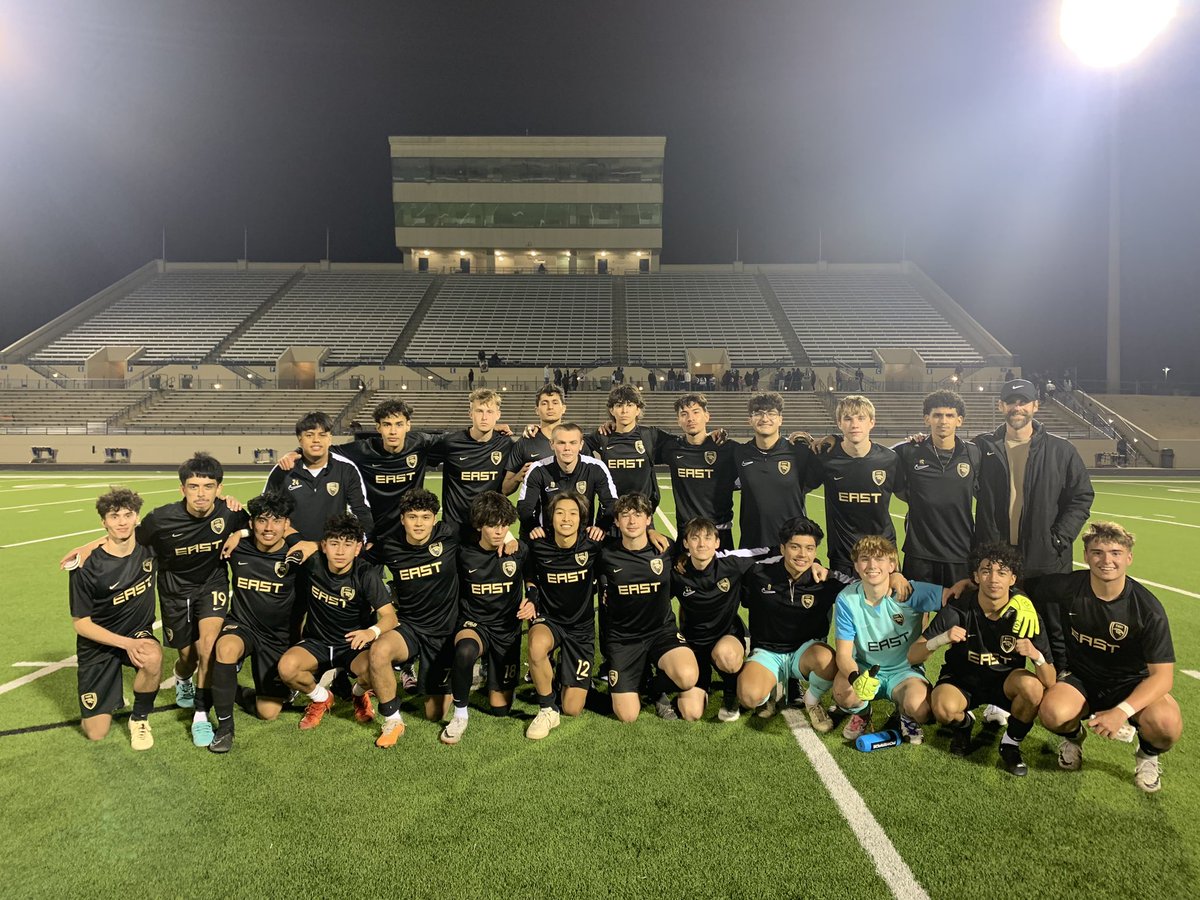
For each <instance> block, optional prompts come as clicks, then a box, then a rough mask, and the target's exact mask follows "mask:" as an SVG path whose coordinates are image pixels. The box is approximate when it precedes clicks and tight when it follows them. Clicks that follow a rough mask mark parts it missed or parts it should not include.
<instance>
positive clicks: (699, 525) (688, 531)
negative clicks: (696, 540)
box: [679, 516, 717, 541]
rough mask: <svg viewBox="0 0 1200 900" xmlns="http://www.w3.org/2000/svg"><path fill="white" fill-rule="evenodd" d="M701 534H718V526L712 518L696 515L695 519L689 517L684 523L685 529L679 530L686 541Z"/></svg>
mask: <svg viewBox="0 0 1200 900" xmlns="http://www.w3.org/2000/svg"><path fill="white" fill-rule="evenodd" d="M699 534H711V535H713V536H714V537H715V536H716V534H717V526H716V524H714V523H713V521H712V519H706V518H704V516H696V518H694V519H688V520H687V521H686V522H684V523H683V530H681V531H680V532H679V536H680V537H681V538H683V539H684V540H685V541H686V540H687V539H688V538H691V537H695V536H696V535H699Z"/></svg>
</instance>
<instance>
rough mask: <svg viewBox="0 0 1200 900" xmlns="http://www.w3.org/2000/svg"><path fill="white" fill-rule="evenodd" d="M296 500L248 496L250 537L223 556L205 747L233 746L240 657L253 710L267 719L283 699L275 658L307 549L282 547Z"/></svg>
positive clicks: (284, 642)
mask: <svg viewBox="0 0 1200 900" xmlns="http://www.w3.org/2000/svg"><path fill="white" fill-rule="evenodd" d="M295 506H296V503H295V501H294V500H293V499H292V496H291V495H290V494H284V493H280V492H277V491H267V492H265V493H263V494H262V495H261V496H258V497H255V498H254V499H253V500H251V501H250V502H249V503H248V504H247V506H246V510H247V512H249V513H250V527H251V528H252V529H253V537H254V540H253V541H252V542H245V541H243V542H241V543H239V544H238V545H237V546H236V547H235V548H234V549H233V551H232V553H231V555H230V557H229V570H230V586H231V587H232V597H231V601H232V602H231V608H230V611H229V615H228V616H227V617H226V619H225V624H224V626H222V628H221V634H220V636H219V637H218V638H217V643H216V647H215V648H214V651H213V653H214V658H215V662H214V663H213V675H212V692H213V710H214V711H215V712H216V714H217V728H216V733H215V734H214V735H213V739H212V742H211V743H210V744H209V745H208V749H209V750H210V751H212V752H213V753H228V752H229V751H230V750H232V749H233V733H234V723H233V704H234V699H235V696H236V694H237V673H238V667H239V666H240V664H241V662H242V660H244V659H245V658H246V657H247V656H250V657H253V661H252V665H251V674H252V676H253V678H254V690H255V708H256V710H257V712H258V715H259V717H260V718H262V719H265V720H267V721H272V720H274V719H277V718H278V717H279V713H280V712H281V711H282V710H283V707H284V704H286V703H287V700H288V696H289V693H290V692H289V691H288V688H287V687H286V686H285V685H284V683H283V680H282V679H281V678H280V677H279V660H280V658H281V657H282V656H283V654H284V653H285V652H286V651H287V648H288V643H289V635H290V633H291V629H290V623H291V622H292V608H293V606H294V605H295V600H296V573H297V571H298V570H299V568H300V563H302V562H303V561H304V559H305V558H306V555H307V554H308V553H309V552H310V550H309V549H304V550H301V549H300V548H299V547H297V548H293V549H290V550H289V549H288V547H287V542H286V540H285V536H286V535H287V532H288V528H289V526H290V524H291V515H292V511H293V510H294V509H295Z"/></svg>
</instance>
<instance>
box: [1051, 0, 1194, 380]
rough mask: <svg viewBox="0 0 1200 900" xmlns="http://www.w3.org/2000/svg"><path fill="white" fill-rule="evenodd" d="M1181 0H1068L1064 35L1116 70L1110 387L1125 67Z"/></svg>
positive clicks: (1117, 333)
mask: <svg viewBox="0 0 1200 900" xmlns="http://www.w3.org/2000/svg"><path fill="white" fill-rule="evenodd" d="M1178 9H1179V2H1178V0H1063V4H1062V10H1061V13H1060V17H1059V34H1060V36H1061V37H1062V40H1063V43H1064V44H1066V45H1067V47H1068V48H1070V49H1071V51H1072V52H1074V54H1075V55H1076V56H1077V57H1078V58H1079V60H1080V62H1082V63H1083V64H1084V65H1086V66H1091V67H1093V68H1098V69H1109V70H1111V71H1112V82H1111V95H1110V106H1109V115H1108V342H1107V343H1108V352H1107V360H1106V365H1105V375H1106V381H1107V390H1108V392H1109V393H1110V394H1119V393H1120V392H1121V181H1120V177H1121V176H1120V166H1119V158H1118V152H1117V146H1118V141H1117V138H1118V135H1117V131H1118V123H1119V114H1120V80H1119V79H1120V68H1121V66H1123V65H1125V64H1127V63H1130V62H1132V61H1133V60H1134V59H1136V58H1137V57H1138V56H1139V55H1140V54H1141V53H1142V51H1143V50H1145V49H1146V48H1147V47H1148V46H1150V43H1151V42H1152V41H1153V40H1154V39H1155V38H1156V37H1158V35H1159V34H1161V33H1162V31H1163V30H1164V29H1165V28H1166V27H1167V25H1168V24H1169V23H1170V21H1171V19H1173V18H1174V17H1175V13H1176V12H1177V11H1178Z"/></svg>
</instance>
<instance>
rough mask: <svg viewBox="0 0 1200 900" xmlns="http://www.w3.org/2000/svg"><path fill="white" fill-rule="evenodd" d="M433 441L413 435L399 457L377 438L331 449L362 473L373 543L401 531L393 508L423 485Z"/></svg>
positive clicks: (419, 433) (405, 441) (398, 515)
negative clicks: (373, 525)
mask: <svg viewBox="0 0 1200 900" xmlns="http://www.w3.org/2000/svg"><path fill="white" fill-rule="evenodd" d="M436 440H437V438H436V437H435V436H433V435H429V434H424V433H422V432H419V431H413V432H409V433H408V435H407V436H406V437H405V439H404V446H403V447H402V448H401V449H400V452H399V453H388V452H387V451H386V450H384V449H383V439H382V438H380V437H379V436H378V435H376V436H374V437H368V438H362V439H360V440H357V441H351V442H350V443H348V444H341V445H339V446H337V447H334V448H333V450H334V452H335V453H337V454H338V455H339V456H343V457H345V458H346V459H348V460H350V462H352V463H354V465H355V466H357V467H358V470H359V472H361V473H362V476H363V482H364V483H365V485H366V491H367V502H368V503H370V504H371V516H372V518H373V519H374V521H375V527H374V530H373V532H372V534H373V537H374V539H375V540H376V541H381V540H383V539H384V538H386V537H390V536H391V535H394V534H396V533H397V532H399V531H400V530H401V526H400V511H399V509H397V506H396V504H397V502H398V501H399V500H400V498H401V497H402V496H404V494H405V493H406V492H407V491H410V490H412V489H413V488H414V487H422V486H423V485H424V484H425V466H426V460H427V457H428V455H429V449H430V447H432V446H433V444H434V443H435V442H436ZM297 530H298V529H297Z"/></svg>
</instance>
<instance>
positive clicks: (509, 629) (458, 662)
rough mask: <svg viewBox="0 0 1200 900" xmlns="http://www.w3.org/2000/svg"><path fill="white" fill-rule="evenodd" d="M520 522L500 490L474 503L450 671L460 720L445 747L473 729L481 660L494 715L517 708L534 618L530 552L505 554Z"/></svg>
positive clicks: (453, 721)
mask: <svg viewBox="0 0 1200 900" xmlns="http://www.w3.org/2000/svg"><path fill="white" fill-rule="evenodd" d="M516 520H517V510H516V508H515V507H514V506H513V505H512V503H510V502H509V500H508V498H507V497H505V496H504V495H503V494H500V493H497V492H496V491H484V492H483V493H482V494H480V495H479V496H477V497H476V498H475V499H474V500H472V501H471V527H472V528H473V529H475V531H477V532H478V533H479V540H478V541H476V542H475V543H474V544H471V545H469V546H463V547H460V548H459V551H458V584H459V621H458V632H457V633H456V634H455V635H454V664H453V668H452V669H451V671H450V686H451V689H452V692H453V696H454V715H453V716H451V718H450V721H449V722H448V723H447V724H446V727H445V728H443V729H442V733H441V735H440V736H439V738H438V740H440V741H441V742H442V743H443V744H457V743H458V742H459V741H461V740H462V736H463V733H464V732H466V730H467V721H468V712H467V698H468V696H469V695H470V693H471V676H472V673H473V671H474V668H475V661H476V660H477V659H479V658H480V656H483V657H484V658H485V660H486V662H487V688H488V703H489V704H490V705H491V708H492V712H493V713H494V714H495V715H497V716H505V715H508V711H509V709H510V708H511V707H512V701H513V691H515V690H516V687H517V670H518V668H519V667H520V663H521V622H522V621H528V620H529V619H532V618H533V615H534V609H533V604H532V603H529V602H528V601H527V600H525V598H524V593H525V578H524V569H525V560H526V557H527V556H528V555H529V548H528V547H526V546H525V545H524V544H521V545H518V546H517V549H516V552H514V553H512V554H511V555H510V556H504V557H501V556H500V555H499V553H500V550H501V549H502V548H503V547H504V545H505V539H506V538H507V536H508V526H510V525H511V524H512V523H513V522H515V521H516Z"/></svg>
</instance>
